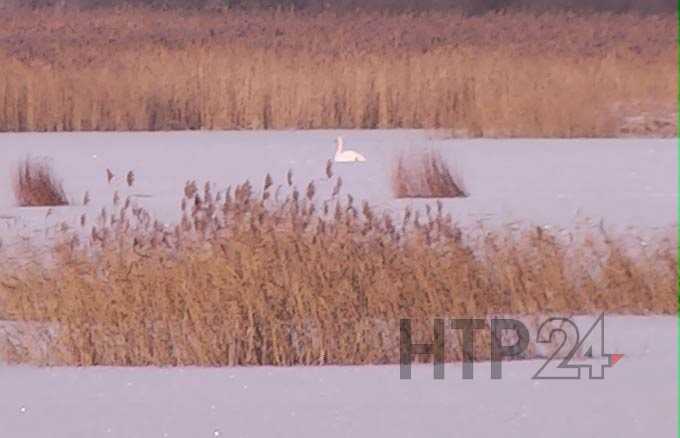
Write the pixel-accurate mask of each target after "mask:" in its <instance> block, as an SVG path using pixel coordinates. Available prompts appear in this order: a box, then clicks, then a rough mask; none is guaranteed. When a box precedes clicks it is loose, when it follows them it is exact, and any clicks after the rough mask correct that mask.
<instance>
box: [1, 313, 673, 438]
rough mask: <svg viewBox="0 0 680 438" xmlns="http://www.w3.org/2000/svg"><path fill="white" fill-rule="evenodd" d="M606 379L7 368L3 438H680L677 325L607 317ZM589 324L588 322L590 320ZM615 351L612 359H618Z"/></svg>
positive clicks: (315, 370)
mask: <svg viewBox="0 0 680 438" xmlns="http://www.w3.org/2000/svg"><path fill="white" fill-rule="evenodd" d="M606 318H607V319H606V324H607V325H606V327H607V331H606V333H607V335H606V336H607V338H606V340H605V342H606V345H607V349H608V350H609V351H610V352H616V353H624V354H625V356H624V358H623V359H622V360H621V361H620V362H619V363H618V364H617V365H616V366H615V367H613V368H609V369H606V370H605V371H606V373H605V379H604V380H600V381H598V380H568V381H555V380H541V381H537V380H532V379H531V376H532V375H533V374H534V373H535V372H536V370H537V369H538V368H539V367H540V366H541V365H542V363H543V362H542V361H540V360H531V361H514V362H504V363H503V378H502V379H501V380H491V379H490V377H489V376H490V364H489V363H476V364H475V365H474V366H475V369H474V373H475V378H474V380H463V379H462V378H461V376H462V374H461V373H462V370H461V365H460V364H455V363H453V364H447V365H446V377H445V379H444V380H433V379H432V366H431V365H427V364H420V365H414V367H413V378H412V379H411V380H400V379H399V368H398V366H363V367H358V366H347V367H335V366H326V367H293V368H275V367H251V368H213V369H209V368H33V367H24V366H19V367H14V366H13V367H0V394H2V397H0V436H3V437H5V436H7V437H17V438H21V437H39V436H50V437H68V438H77V437H94V436H112V437H164V436H165V437H188V436H191V437H214V436H224V437H262V436H296V437H320V436H323V437H328V438H333V437H345V436H356V437H375V436H393V437H427V436H436V435H439V436H498V435H502V436H505V437H523V438H526V437H544V436H561V437H562V436H574V437H639V436H649V437H661V436H671V435H672V434H674V433H676V430H677V408H678V405H677V365H678V364H677V357H678V355H677V327H676V324H677V319H676V318H675V317H630V316H625V317H610V316H607V317H606ZM589 320H590V319H589ZM615 349H616V350H615Z"/></svg>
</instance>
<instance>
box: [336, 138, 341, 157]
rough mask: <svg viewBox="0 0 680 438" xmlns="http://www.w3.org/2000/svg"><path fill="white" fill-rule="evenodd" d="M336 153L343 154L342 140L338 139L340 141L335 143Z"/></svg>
mask: <svg viewBox="0 0 680 438" xmlns="http://www.w3.org/2000/svg"><path fill="white" fill-rule="evenodd" d="M335 152H336V153H338V154H340V153H342V138H341V137H338V139H337V140H336V141H335Z"/></svg>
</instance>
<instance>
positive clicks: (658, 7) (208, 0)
mask: <svg viewBox="0 0 680 438" xmlns="http://www.w3.org/2000/svg"><path fill="white" fill-rule="evenodd" d="M3 6H4V7H6V8H13V7H24V8H26V7H28V8H44V7H56V8H75V9H90V8H102V7H116V6H133V7H134V6H142V7H149V8H164V9H165V8H182V9H218V8H239V9H252V8H255V9H260V8H277V7H281V8H286V9H290V8H292V9H296V10H306V11H319V10H327V9H331V10H337V11H356V10H376V9H378V10H384V11H396V12H403V11H428V10H442V9H447V10H460V11H461V12H462V13H464V14H469V15H476V14H484V13H488V12H494V11H495V12H503V11H513V10H530V11H536V12H546V11H573V12H612V13H624V12H639V13H668V12H675V11H676V10H677V3H676V0H0V8H2V7H3Z"/></svg>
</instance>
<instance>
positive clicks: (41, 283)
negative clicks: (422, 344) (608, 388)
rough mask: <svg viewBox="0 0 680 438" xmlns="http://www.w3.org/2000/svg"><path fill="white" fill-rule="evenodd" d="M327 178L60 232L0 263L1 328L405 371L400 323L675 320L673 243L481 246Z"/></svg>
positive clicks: (201, 358) (102, 359)
mask: <svg viewBox="0 0 680 438" xmlns="http://www.w3.org/2000/svg"><path fill="white" fill-rule="evenodd" d="M329 173H331V172H329ZM329 182H330V183H331V184H333V185H335V189H334V190H333V194H332V195H331V196H329V197H328V198H327V199H323V198H321V199H318V196H317V187H316V185H315V183H314V182H310V183H309V184H307V185H305V186H303V187H301V188H299V189H298V188H297V187H296V185H295V181H294V178H293V175H292V174H290V173H289V174H288V176H287V178H286V180H284V181H283V182H282V183H281V184H278V182H277V181H275V180H273V179H272V178H271V177H269V176H267V178H265V181H264V184H263V186H261V187H262V188H257V187H254V186H253V185H252V184H251V183H250V182H246V183H244V184H241V185H239V186H237V187H235V188H234V189H231V188H228V189H226V190H216V189H215V186H214V185H210V184H206V185H205V187H203V188H201V187H199V186H198V184H196V183H195V182H187V186H186V188H185V193H184V196H183V197H182V201H181V203H180V205H181V208H182V210H183V216H182V220H181V222H180V223H178V224H177V225H176V226H166V225H164V224H162V223H160V222H158V221H155V220H154V219H153V217H152V215H151V214H150V213H149V212H147V211H146V210H144V208H142V207H141V206H138V205H136V204H135V202H134V201H125V202H123V201H121V203H120V204H119V206H118V207H117V208H114V209H112V210H109V211H111V213H107V212H106V211H103V212H102V214H101V215H99V217H97V218H88V220H87V221H85V220H83V222H82V223H83V224H84V225H83V229H82V230H81V231H78V232H68V231H63V232H61V233H60V234H59V238H58V239H57V243H56V244H55V245H54V246H53V247H52V249H51V252H50V255H49V257H48V259H49V260H47V261H45V260H39V259H38V258H37V256H35V255H34V254H35V252H30V253H29V254H28V255H26V256H25V257H24V258H21V259H12V258H10V257H8V254H7V253H4V254H3V253H0V256H2V257H3V263H2V264H0V312H1V314H2V317H3V318H5V319H14V320H22V321H33V322H34V323H35V322H42V323H44V324H46V326H47V327H57V329H56V335H55V337H54V340H53V342H52V344H51V347H50V353H49V354H47V355H45V356H41V357H39V358H36V356H35V350H33V349H32V348H31V346H30V345H26V344H21V343H20V342H19V343H18V344H14V345H13V346H12V357H13V360H15V361H17V362H37V363H55V364H69V365H189V364H192V365H212V366H218V365H258V364H259V365H261V364H271V365H297V364H307V365H309V364H367V363H397V362H398V360H399V319H400V318H412V319H414V321H415V322H414V327H413V330H414V339H422V340H428V339H431V337H432V323H431V321H432V318H435V317H463V316H468V317H476V318H484V319H487V320H488V319H489V318H491V317H492V316H494V315H505V314H512V315H538V314H550V313H559V314H561V315H569V314H573V313H586V312H601V311H607V312H617V313H634V314H647V313H666V314H670V313H674V312H675V311H676V284H677V276H676V268H677V248H676V246H677V245H676V240H675V236H673V235H669V236H667V237H665V238H663V239H659V240H658V241H656V242H654V243H653V244H649V245H647V246H644V247H641V248H638V250H637V254H635V255H632V254H631V253H630V251H629V250H628V249H627V247H626V246H625V245H624V241H623V239H622V236H612V235H609V234H607V233H606V232H605V231H604V230H601V231H597V232H594V233H589V234H586V235H585V236H583V238H582V239H579V240H577V241H575V242H573V243H571V244H569V243H567V242H565V241H563V240H561V239H560V238H559V236H557V235H555V234H553V233H551V232H549V231H547V230H544V229H542V228H535V229H534V228H527V229H525V230H524V231H516V232H511V231H509V230H497V231H491V230H480V231H482V232H480V233H478V235H477V237H476V238H471V237H470V236H466V235H464V234H463V230H462V229H461V228H459V227H458V226H457V225H456V223H455V222H454V221H453V219H452V218H451V216H450V215H449V214H446V213H444V211H443V209H442V204H441V203H438V204H436V205H435V206H431V207H428V208H427V209H425V210H424V211H422V212H418V211H413V210H411V209H407V210H406V211H405V212H404V214H403V215H401V216H400V217H398V218H397V217H392V216H390V215H387V214H384V213H382V212H380V211H376V210H374V209H373V208H371V207H370V206H369V205H368V204H366V203H359V202H357V201H355V200H354V199H353V198H352V197H351V196H344V195H342V194H341V193H340V191H341V189H340V188H341V181H340V180H339V179H338V178H335V177H332V178H331V180H330V181H329ZM316 184H318V182H317V183H316ZM480 336H482V337H485V339H486V340H487V341H484V340H483V339H480V341H479V342H477V347H476V348H477V350H476V353H475V355H476V357H477V358H478V359H483V358H488V357H489V342H488V339H489V338H488V337H489V332H488V330H487V331H482V332H480ZM451 348H452V350H451V351H449V352H448V353H447V355H448V356H447V357H448V359H450V360H455V359H460V354H461V351H460V349H458V350H455V349H453V347H451Z"/></svg>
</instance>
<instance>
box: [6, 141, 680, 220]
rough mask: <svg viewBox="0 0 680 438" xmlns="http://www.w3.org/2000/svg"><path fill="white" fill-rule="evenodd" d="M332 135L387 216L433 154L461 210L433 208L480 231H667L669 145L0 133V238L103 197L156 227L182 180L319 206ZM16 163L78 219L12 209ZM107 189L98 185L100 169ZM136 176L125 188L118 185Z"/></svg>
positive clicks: (347, 186)
mask: <svg viewBox="0 0 680 438" xmlns="http://www.w3.org/2000/svg"><path fill="white" fill-rule="evenodd" d="M338 134H342V135H343V136H344V139H345V143H346V145H347V147H348V148H352V149H355V150H357V151H359V152H361V153H362V154H364V155H366V157H367V159H368V161H367V162H366V163H336V164H335V166H334V171H335V174H336V175H340V176H341V177H342V179H343V182H344V185H343V193H351V194H352V195H354V197H355V198H356V199H359V200H362V199H365V200H368V201H369V202H370V203H371V204H372V205H374V206H376V207H379V208H381V209H384V210H388V211H393V212H395V211H400V210H401V209H402V208H403V207H404V206H405V205H407V204H414V205H422V204H423V202H425V201H422V200H421V201H414V200H395V199H394V198H393V197H392V194H391V191H390V178H389V175H390V169H391V168H392V166H393V163H394V159H395V157H396V156H397V154H398V153H399V152H400V151H404V150H411V151H413V150H418V149H425V148H435V149H437V150H440V151H441V152H442V154H443V155H444V157H445V158H446V159H447V161H448V162H449V163H450V164H451V166H452V167H453V168H454V169H457V171H458V172H459V173H460V174H461V175H462V177H463V179H464V181H465V185H466V186H467V189H468V191H469V192H470V197H469V198H466V199H448V200H444V201H443V202H444V207H445V209H446V210H447V211H450V212H452V213H453V216H454V218H456V219H457V220H458V221H459V222H460V223H461V224H465V223H475V222H477V221H480V220H481V221H486V222H491V223H496V224H506V223H509V222H513V221H518V220H519V221H528V222H532V223H534V224H539V225H545V224H548V225H554V226H566V227H569V226H572V225H573V224H574V223H575V222H576V221H577V219H578V218H581V219H583V218H585V217H590V218H592V219H593V222H594V223H597V222H599V220H600V219H603V220H604V222H605V224H606V225H607V226H610V227H611V226H613V227H621V228H623V227H626V226H635V227H640V228H645V229H653V228H656V227H667V226H670V225H673V224H675V223H676V222H677V215H676V213H677V196H678V190H677V189H678V184H677V170H678V169H677V163H678V157H677V142H676V141H675V140H673V139H588V140H540V139H539V140H522V139H512V140H460V139H456V140H452V139H443V138H442V137H441V136H437V135H433V134H432V133H428V132H425V131H414V130H392V131H384V130H375V131H361V130H357V131H336V130H328V131H323V130H319V131H278V132H277V131H231V132H156V133H50V134H42V133H26V134H11V133H8V134H0V234H1V233H2V229H8V228H11V229H13V230H17V229H21V228H31V229H35V228H36V227H44V226H45V225H48V226H49V225H54V224H55V223H57V222H58V221H61V220H64V219H69V220H70V223H73V224H75V223H76V222H77V219H78V217H79V216H80V214H81V213H82V212H83V211H84V210H89V211H91V212H92V214H95V212H97V211H98V210H99V209H100V208H101V206H105V205H107V206H110V205H111V199H112V195H113V192H114V190H119V191H120V192H121V195H122V196H123V198H124V197H125V196H127V195H130V194H141V195H149V196H150V197H144V198H138V199H137V201H138V202H139V203H140V204H141V205H144V206H146V207H147V208H149V209H150V210H151V211H152V212H153V213H155V214H156V215H157V216H158V217H159V218H160V219H161V220H163V221H167V222H173V221H175V220H177V219H178V218H179V215H180V210H179V203H180V199H181V196H182V193H183V190H182V189H183V187H184V184H185V182H186V181H187V180H189V179H196V180H198V181H199V183H200V182H202V181H206V180H210V181H213V182H215V183H216V184H217V188H218V189H224V188H226V186H227V185H229V184H236V183H240V182H243V181H244V180H245V179H250V180H251V182H252V183H253V184H254V186H255V188H256V189H260V188H261V187H262V183H263V181H264V176H265V174H266V173H270V174H271V175H272V177H273V178H274V181H275V184H285V174H286V172H287V170H288V169H293V171H294V180H295V182H296V184H297V185H298V186H299V187H300V188H301V189H303V188H304V186H305V185H306V184H307V183H308V182H309V181H310V180H312V179H315V180H316V181H317V190H318V193H319V194H320V195H321V196H324V194H328V193H329V192H330V185H329V184H325V183H324V179H325V172H324V168H325V163H326V160H327V159H329V158H331V157H332V155H333V152H334V143H333V141H334V139H335V137H336V136H337V135H338ZM26 155H34V156H48V157H51V159H52V160H53V162H54V167H55V169H56V171H57V173H58V174H59V175H60V176H61V177H62V179H63V181H64V185H65V188H66V191H67V193H68V195H69V197H70V198H71V199H73V200H74V201H75V203H76V204H80V203H81V202H82V199H83V195H84V193H85V191H89V192H90V197H91V199H92V202H91V206H90V208H89V209H84V208H83V207H79V206H77V205H76V206H72V207H67V208H59V209H56V211H55V212H54V213H53V214H52V215H51V216H50V217H49V218H47V219H45V215H46V209H40V208H38V209H35V208H32V209H26V208H24V209H19V208H16V207H15V201H14V199H13V195H12V193H11V190H10V184H9V178H10V174H11V170H12V167H13V166H14V165H15V163H16V162H17V161H18V160H19V159H20V158H22V157H24V156H26ZM107 168H110V169H111V170H112V171H113V172H114V173H115V174H116V175H117V179H116V180H114V184H113V185H112V186H110V185H109V184H107V182H106V169H107ZM128 170H133V171H134V173H135V175H136V181H137V182H136V185H135V187H134V188H133V189H129V188H128V187H127V186H126V184H125V183H124V181H123V179H124V176H125V174H126V173H127V171H128Z"/></svg>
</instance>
